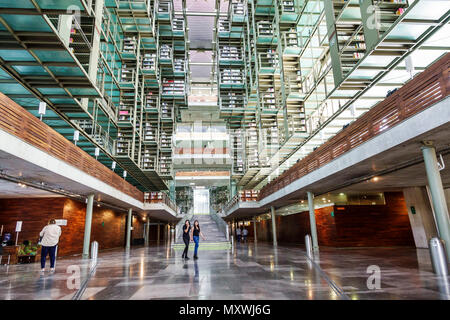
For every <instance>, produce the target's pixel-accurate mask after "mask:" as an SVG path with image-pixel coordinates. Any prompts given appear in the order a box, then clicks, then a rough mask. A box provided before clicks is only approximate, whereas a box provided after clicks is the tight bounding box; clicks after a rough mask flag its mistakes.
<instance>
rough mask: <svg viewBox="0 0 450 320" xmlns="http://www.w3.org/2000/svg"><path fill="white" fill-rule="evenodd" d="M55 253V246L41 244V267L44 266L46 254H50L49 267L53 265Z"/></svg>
mask: <svg viewBox="0 0 450 320" xmlns="http://www.w3.org/2000/svg"><path fill="white" fill-rule="evenodd" d="M55 253H56V246H53V247H46V246H42V248H41V268H42V269H44V268H45V260H46V259H47V254H48V255H50V268H54V267H55Z"/></svg>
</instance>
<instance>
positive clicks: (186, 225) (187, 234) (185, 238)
mask: <svg viewBox="0 0 450 320" xmlns="http://www.w3.org/2000/svg"><path fill="white" fill-rule="evenodd" d="M190 232H191V222H190V221H189V220H186V221H185V222H184V226H183V242H184V245H185V247H184V251H183V255H182V256H181V258H184V259H187V260H189V257H188V256H187V253H188V250H189V240H191V239H190Z"/></svg>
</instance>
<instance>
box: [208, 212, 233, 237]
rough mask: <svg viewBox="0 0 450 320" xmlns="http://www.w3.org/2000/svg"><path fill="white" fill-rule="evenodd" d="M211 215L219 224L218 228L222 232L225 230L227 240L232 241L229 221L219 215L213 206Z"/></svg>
mask: <svg viewBox="0 0 450 320" xmlns="http://www.w3.org/2000/svg"><path fill="white" fill-rule="evenodd" d="M210 216H211V218H212V219H213V220H214V222H215V223H216V224H217V228H218V229H219V231H220V232H223V234H224V235H225V237H226V238H227V241H230V232H229V229H228V223H226V222H225V220H223V219H222V218H221V217H219V215H218V214H217V213H216V211H215V210H213V209H212V208H211V209H210Z"/></svg>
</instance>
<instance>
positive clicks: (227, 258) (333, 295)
mask: <svg viewBox="0 0 450 320" xmlns="http://www.w3.org/2000/svg"><path fill="white" fill-rule="evenodd" d="M190 256H191V257H192V252H190ZM199 257H200V258H199V260H197V261H194V260H193V259H191V260H188V261H187V262H185V261H183V260H182V259H181V252H179V251H173V250H172V249H170V247H169V246H167V245H161V246H150V247H140V248H135V249H132V250H131V251H130V252H129V253H127V252H125V251H124V250H122V249H116V250H109V251H104V252H102V253H100V255H99V260H98V265H97V268H96V270H95V272H94V273H93V275H92V277H91V278H90V280H89V281H88V282H87V285H86V289H85V291H84V294H83V296H82V299H92V300H93V299H111V300H116V299H117V300H119V299H120V300H126V299H226V300H230V299H231V300H241V299H270V300H271V299H299V300H300V299H333V300H338V299H450V284H449V282H450V277H448V278H446V279H443V278H439V277H437V276H435V275H434V274H433V273H432V270H431V266H430V264H429V257H428V251H426V250H416V249H410V248H358V249H336V248H321V250H320V254H319V255H316V257H315V259H314V262H312V261H311V260H309V259H307V258H306V256H305V252H304V250H302V249H301V248H300V247H296V246H281V245H280V246H279V247H278V248H277V249H274V248H273V247H272V246H270V245H269V244H263V243H258V244H257V245H255V244H253V243H250V244H237V245H236V246H235V248H234V249H233V250H227V251H200V252H199ZM369 266H372V267H371V268H375V269H371V270H376V268H377V267H378V268H379V270H380V281H379V284H380V285H379V286H378V288H377V287H375V288H372V289H369V287H368V278H369V276H371V275H372V273H368V272H367V269H368V267H369ZM373 266H375V267H373ZM78 268H79V269H78ZM74 269H77V270H79V275H80V283H81V284H83V282H84V280H85V279H87V276H88V273H89V262H88V261H86V260H81V259H80V258H79V257H72V258H64V259H60V260H59V261H58V263H57V267H56V272H55V273H54V274H51V273H49V272H45V273H44V274H41V273H40V272H39V265H38V264H31V265H18V266H1V267H0V299H71V298H72V297H73V295H74V294H75V292H76V289H73V288H70V286H71V284H73V283H75V282H74V278H73V273H72V272H73V270H74ZM77 274H78V273H77ZM71 275H72V278H68V277H70V276H71ZM372 280H373V278H370V279H369V284H372V283H376V282H375V281H372ZM68 283H69V286H68Z"/></svg>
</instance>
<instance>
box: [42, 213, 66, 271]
mask: <svg viewBox="0 0 450 320" xmlns="http://www.w3.org/2000/svg"><path fill="white" fill-rule="evenodd" d="M39 235H40V236H41V237H42V240H41V245H42V249H41V271H45V260H46V259H47V254H48V255H50V271H51V272H53V271H55V253H56V246H57V245H58V241H59V236H60V235H61V227H60V226H58V225H57V224H56V221H55V219H51V220H50V222H49V223H48V225H46V226H45V227H44V229H42V231H41V232H40V233H39Z"/></svg>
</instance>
